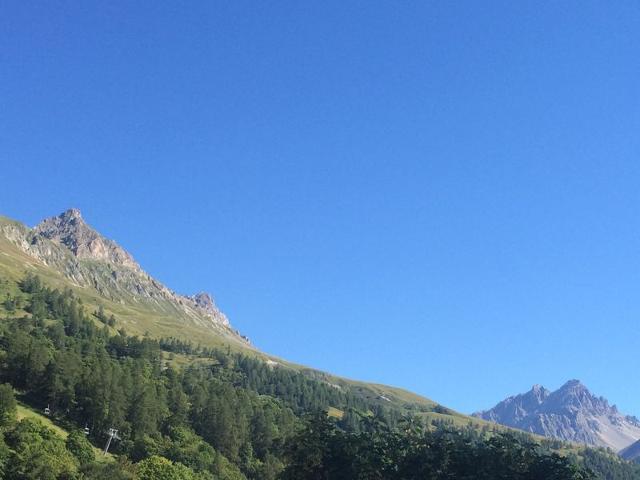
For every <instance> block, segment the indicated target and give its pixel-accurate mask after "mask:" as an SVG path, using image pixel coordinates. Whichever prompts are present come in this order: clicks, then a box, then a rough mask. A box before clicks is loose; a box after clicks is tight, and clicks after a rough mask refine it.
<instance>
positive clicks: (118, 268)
mask: <svg viewBox="0 0 640 480" xmlns="http://www.w3.org/2000/svg"><path fill="white" fill-rule="evenodd" d="M26 273H32V274H35V275H37V276H38V277H40V278H41V279H42V281H43V282H44V283H45V285H47V286H49V287H53V288H57V289H59V290H61V291H62V290H66V289H70V290H72V292H73V294H74V295H75V296H77V297H78V298H79V299H80V300H81V301H82V302H83V304H84V306H85V307H86V309H87V310H88V311H97V310H98V309H101V310H103V311H104V314H105V315H106V316H107V317H108V316H110V315H113V316H114V317H115V318H116V319H117V323H116V325H115V329H114V333H115V331H116V330H119V329H121V328H123V329H124V330H125V331H126V332H127V333H128V334H129V335H139V336H144V335H147V334H148V335H150V336H152V337H155V338H161V337H165V338H167V337H174V338H177V339H179V340H184V341H189V342H192V343H194V344H199V345H202V346H208V347H217V348H219V347H221V346H223V347H225V349H226V348H229V349H230V350H232V351H234V352H238V353H243V354H249V355H251V356H254V357H258V358H261V359H262V360H264V361H265V362H266V363H267V364H268V365H269V366H270V367H273V368H276V367H278V368H285V369H289V370H291V371H294V372H299V373H302V374H303V375H304V376H306V377H308V378H311V379H313V380H314V381H318V382H321V383H322V384H323V385H328V386H330V387H331V388H332V389H335V390H337V391H340V392H343V393H345V394H346V393H353V394H354V395H356V396H357V397H359V398H362V399H363V400H364V401H366V402H367V403H369V404H370V405H376V406H378V407H381V408H386V407H390V406H391V407H394V408H399V409H400V410H402V411H408V410H411V411H412V412H415V413H418V414H420V415H423V416H425V417H428V418H436V419H445V420H448V421H451V422H453V423H456V424H462V423H467V422H469V421H470V420H471V419H470V417H468V416H465V415H462V414H459V413H457V412H453V411H452V410H450V409H448V408H445V407H443V406H441V405H439V404H437V403H436V402H434V401H432V400H430V399H428V398H424V397H421V396H419V395H415V394H413V393H411V392H408V391H405V390H402V389H399V388H395V387H390V386H386V385H378V384H372V383H366V382H358V381H354V380H348V379H343V378H340V377H337V376H334V375H331V374H329V373H326V372H321V371H318V370H314V369H311V368H306V367H303V366H300V365H296V364H294V363H291V362H287V361H286V360H283V359H280V358H277V357H273V356H271V355H268V354H266V353H264V352H261V351H259V350H258V349H256V348H255V347H254V346H253V345H251V344H250V343H249V342H248V340H247V337H245V336H243V335H241V334H240V333H239V332H237V331H236V330H235V329H234V328H233V327H232V326H231V324H230V322H229V320H228V319H227V317H226V316H225V315H224V314H223V313H222V312H221V311H220V310H219V309H218V307H217V306H216V304H215V302H214V299H213V297H212V296H211V295H210V294H208V293H205V292H200V293H195V294H193V295H181V294H178V293H176V292H174V291H173V290H171V289H170V288H168V287H167V286H165V285H163V284H162V283H161V282H160V281H158V280H156V279H154V278H153V277H152V276H151V275H149V274H148V273H146V272H145V271H144V270H143V268H142V267H141V266H140V265H139V264H138V263H137V262H136V261H135V259H134V258H133V256H132V255H131V254H130V253H128V252H127V251H126V250H125V249H123V248H122V247H121V246H120V245H118V244H117V243H116V242H115V241H113V240H110V239H108V238H106V237H105V236H103V235H102V234H100V233H99V232H97V231H96V230H95V229H94V228H92V227H91V226H90V225H89V224H88V223H87V222H86V221H85V220H84V218H83V216H82V214H81V212H80V211H79V210H78V209H74V208H72V209H69V210H67V211H65V212H63V213H61V214H60V215H58V216H55V217H51V218H47V219H45V220H43V221H42V222H40V223H39V224H38V225H36V226H35V227H33V228H29V227H27V226H26V225H24V224H22V223H20V222H18V221H15V220H12V219H9V218H7V217H2V216H0V298H5V297H6V296H7V295H10V296H12V297H13V296H15V297H19V296H20V295H21V294H20V290H19V288H18V283H19V282H20V280H22V279H23V278H24V277H25V274H26ZM2 310H3V309H2V305H1V304H0V314H1V313H2ZM100 326H103V325H102V324H100ZM185 361H186V360H185ZM332 412H334V414H336V415H341V414H342V412H341V411H340V410H336V411H333V410H332ZM473 422H475V423H476V424H479V423H482V422H480V421H479V420H476V419H473Z"/></svg>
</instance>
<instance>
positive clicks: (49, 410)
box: [44, 404, 51, 415]
mask: <svg viewBox="0 0 640 480" xmlns="http://www.w3.org/2000/svg"><path fill="white" fill-rule="evenodd" d="M44 414H45V415H51V409H50V408H49V404H47V408H45V409H44Z"/></svg>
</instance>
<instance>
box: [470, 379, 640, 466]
mask: <svg viewBox="0 0 640 480" xmlns="http://www.w3.org/2000/svg"><path fill="white" fill-rule="evenodd" d="M473 416H474V417H477V418H482V419H484V420H489V421H492V422H495V423H499V424H501V425H506V426H509V427H513V428H518V429H520V430H525V431H527V432H532V433H536V434H538V435H543V436H545V437H551V438H557V439H559V440H567V441H571V442H578V443H584V444H587V445H593V446H600V447H608V448H611V449H612V450H614V451H616V452H620V451H621V450H622V452H621V454H624V450H623V449H629V452H628V454H627V455H626V456H625V455H623V456H625V458H633V456H634V455H635V456H640V443H638V444H636V447H635V449H634V448H631V445H632V444H634V443H635V442H636V441H638V440H639V439H640V420H638V419H637V418H636V417H633V416H630V415H624V414H622V413H620V412H619V411H618V408H617V407H616V406H615V405H610V404H609V402H608V401H607V400H606V399H605V398H603V397H596V396H595V395H593V394H592V393H591V392H590V391H589V390H588V389H587V387H585V386H584V385H583V384H582V383H581V382H580V381H579V380H569V381H568V382H567V383H565V384H564V385H562V387H560V388H559V389H558V390H556V391H553V392H552V391H550V390H548V389H546V388H544V387H543V386H540V385H534V386H533V388H531V390H529V391H528V392H526V393H522V394H519V395H516V396H513V397H509V398H507V399H506V400H503V401H502V402H500V403H498V404H497V405H496V406H495V407H493V408H492V409H490V410H485V411H482V412H477V413H474V414H473ZM631 450H633V451H631Z"/></svg>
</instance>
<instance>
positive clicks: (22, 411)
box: [18, 403, 113, 461]
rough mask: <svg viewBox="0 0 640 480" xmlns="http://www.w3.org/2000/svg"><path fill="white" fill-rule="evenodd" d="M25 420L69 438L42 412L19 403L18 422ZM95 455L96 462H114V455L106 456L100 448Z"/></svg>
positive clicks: (65, 432) (64, 431)
mask: <svg viewBox="0 0 640 480" xmlns="http://www.w3.org/2000/svg"><path fill="white" fill-rule="evenodd" d="M23 418H30V419H33V420H37V421H39V422H40V423H42V424H44V425H45V426H46V427H48V428H50V429H51V430H53V431H54V432H55V433H56V434H57V435H58V436H60V437H62V438H65V439H66V438H67V437H68V436H69V432H67V431H66V430H65V429H64V428H62V427H60V426H59V425H57V424H55V423H54V422H53V421H51V419H50V418H49V417H47V416H45V415H43V414H42V413H40V412H37V411H35V410H34V409H33V408H31V407H29V406H28V405H25V404H23V403H18V420H22V419H23ZM93 450H94V453H95V454H96V460H98V461H110V460H113V455H111V454H110V453H109V454H107V455H106V456H105V455H104V454H103V453H102V450H100V449H99V448H96V447H93Z"/></svg>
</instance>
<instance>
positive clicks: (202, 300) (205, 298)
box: [192, 292, 216, 310]
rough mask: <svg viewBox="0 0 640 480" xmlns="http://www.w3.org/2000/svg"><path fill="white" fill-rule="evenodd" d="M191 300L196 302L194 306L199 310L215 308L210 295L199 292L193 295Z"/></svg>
mask: <svg viewBox="0 0 640 480" xmlns="http://www.w3.org/2000/svg"><path fill="white" fill-rule="evenodd" d="M192 298H193V300H194V301H195V302H196V305H198V306H199V307H201V308H204V309H207V310H208V309H211V308H215V306H216V305H215V303H213V297H211V295H210V294H208V293H207V292H199V293H196V294H195V295H193V296H192Z"/></svg>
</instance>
